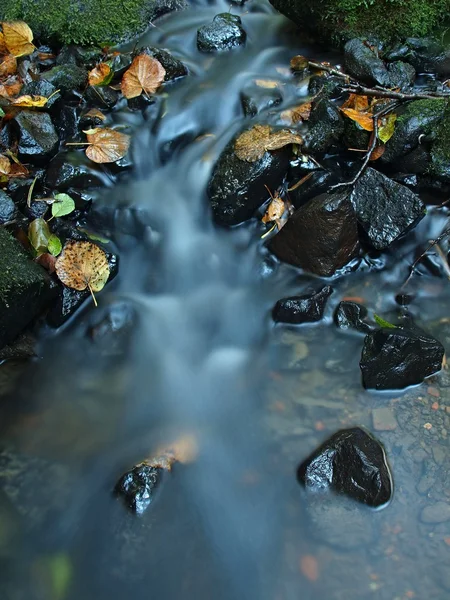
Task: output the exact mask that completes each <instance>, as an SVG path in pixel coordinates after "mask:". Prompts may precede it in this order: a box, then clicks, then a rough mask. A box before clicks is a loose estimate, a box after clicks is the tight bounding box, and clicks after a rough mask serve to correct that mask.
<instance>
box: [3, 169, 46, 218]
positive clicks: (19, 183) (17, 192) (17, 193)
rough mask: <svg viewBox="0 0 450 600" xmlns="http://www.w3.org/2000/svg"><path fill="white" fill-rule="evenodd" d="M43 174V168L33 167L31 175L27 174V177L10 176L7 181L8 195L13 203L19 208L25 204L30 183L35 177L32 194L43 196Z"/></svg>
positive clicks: (37, 196)
mask: <svg viewBox="0 0 450 600" xmlns="http://www.w3.org/2000/svg"><path fill="white" fill-rule="evenodd" d="M44 175H45V171H44V169H35V170H33V176H29V177H27V178H22V177H12V178H11V179H10V180H9V181H8V187H7V192H8V195H9V196H11V198H12V199H13V200H14V203H15V204H17V205H18V206H19V208H20V209H22V208H23V207H24V205H25V204H26V201H27V196H28V192H29V189H30V185H31V184H32V183H33V181H34V178H35V177H36V183H35V184H34V188H33V191H34V195H35V197H36V198H39V197H41V198H42V197H43V194H44V187H43V185H42V182H43V179H44Z"/></svg>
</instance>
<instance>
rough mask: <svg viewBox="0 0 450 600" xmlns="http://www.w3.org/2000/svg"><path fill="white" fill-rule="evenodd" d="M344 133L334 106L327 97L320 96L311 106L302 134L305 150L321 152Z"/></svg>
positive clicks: (342, 123) (339, 116)
mask: <svg viewBox="0 0 450 600" xmlns="http://www.w3.org/2000/svg"><path fill="white" fill-rule="evenodd" d="M343 133H344V121H343V120H342V117H341V115H340V113H339V110H338V109H337V108H336V106H335V105H334V104H333V103H332V102H331V101H330V100H328V99H327V98H320V99H319V100H318V101H317V102H316V103H315V104H314V106H313V109H312V111H311V116H310V118H309V121H308V131H307V132H306V134H305V135H304V144H303V148H304V150H305V151H306V152H311V153H313V154H314V153H322V152H325V151H327V150H329V148H330V147H331V146H332V145H333V144H336V143H337V142H339V140H340V137H341V136H342V134H343Z"/></svg>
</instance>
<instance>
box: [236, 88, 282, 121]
mask: <svg viewBox="0 0 450 600" xmlns="http://www.w3.org/2000/svg"><path fill="white" fill-rule="evenodd" d="M282 101H283V95H282V93H281V91H280V89H279V88H278V87H274V88H265V87H262V86H259V85H258V84H257V83H256V82H254V81H253V82H250V83H249V84H247V85H246V86H245V87H244V89H243V90H242V92H241V104H242V109H243V111H244V114H245V116H246V117H255V116H256V115H257V114H258V113H260V112H261V111H263V110H266V109H268V108H272V107H274V106H278V105H279V104H281V102H282Z"/></svg>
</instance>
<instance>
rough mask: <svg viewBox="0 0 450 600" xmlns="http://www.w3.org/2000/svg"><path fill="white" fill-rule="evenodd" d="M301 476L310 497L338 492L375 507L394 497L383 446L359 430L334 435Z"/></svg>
mask: <svg viewBox="0 0 450 600" xmlns="http://www.w3.org/2000/svg"><path fill="white" fill-rule="evenodd" d="M297 476H298V479H299V481H300V482H301V483H302V484H303V485H304V486H305V488H306V490H307V491H308V492H309V493H310V494H317V495H327V494H330V492H334V493H337V494H342V495H344V496H347V497H349V498H352V499H353V500H357V501H358V502H361V503H363V504H367V505H368V506H372V507H380V506H383V505H385V504H387V503H388V502H389V500H390V499H391V496H392V477H391V473H390V470H389V466H388V464H387V461H386V456H385V453H384V450H383V447H382V446H381V444H380V443H379V442H378V441H377V440H376V439H375V438H373V437H372V436H370V435H369V434H368V433H366V432H365V431H364V430H363V429H360V428H359V427H355V428H352V429H343V430H341V431H338V432H337V433H335V434H334V435H332V436H331V437H330V438H329V439H328V440H327V441H326V442H324V443H323V444H322V445H321V446H320V447H319V448H318V449H317V450H316V451H315V452H313V454H312V455H311V456H310V457H309V458H307V459H306V460H305V461H304V462H303V463H302V464H301V465H300V466H299V468H298V471H297Z"/></svg>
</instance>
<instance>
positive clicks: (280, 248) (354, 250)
mask: <svg viewBox="0 0 450 600" xmlns="http://www.w3.org/2000/svg"><path fill="white" fill-rule="evenodd" d="M269 248H270V250H271V251H272V252H273V253H274V254H275V255H276V256H278V258H279V259H280V260H283V261H285V262H287V263H290V264H292V265H295V266H297V267H301V268H302V269H305V270H306V271H309V272H311V273H315V274H316V275H322V276H325V277H329V276H330V275H333V274H334V273H335V272H336V271H337V270H338V269H340V268H342V267H343V266H344V265H346V264H347V263H348V262H350V261H351V260H352V259H353V258H355V257H356V256H357V255H358V250H359V240H358V230H357V223H356V215H355V212H354V209H353V206H352V204H351V202H350V199H349V196H348V194H347V193H346V192H343V193H332V194H321V195H320V196H317V197H316V198H313V199H312V200H310V201H309V202H307V203H306V204H305V205H304V206H302V207H301V208H299V209H298V210H296V211H295V213H294V214H293V215H292V217H291V218H290V219H289V220H288V222H287V223H286V225H285V226H284V227H283V229H281V231H280V232H279V233H278V234H277V235H276V236H275V237H274V238H272V240H271V241H270V243H269Z"/></svg>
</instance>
